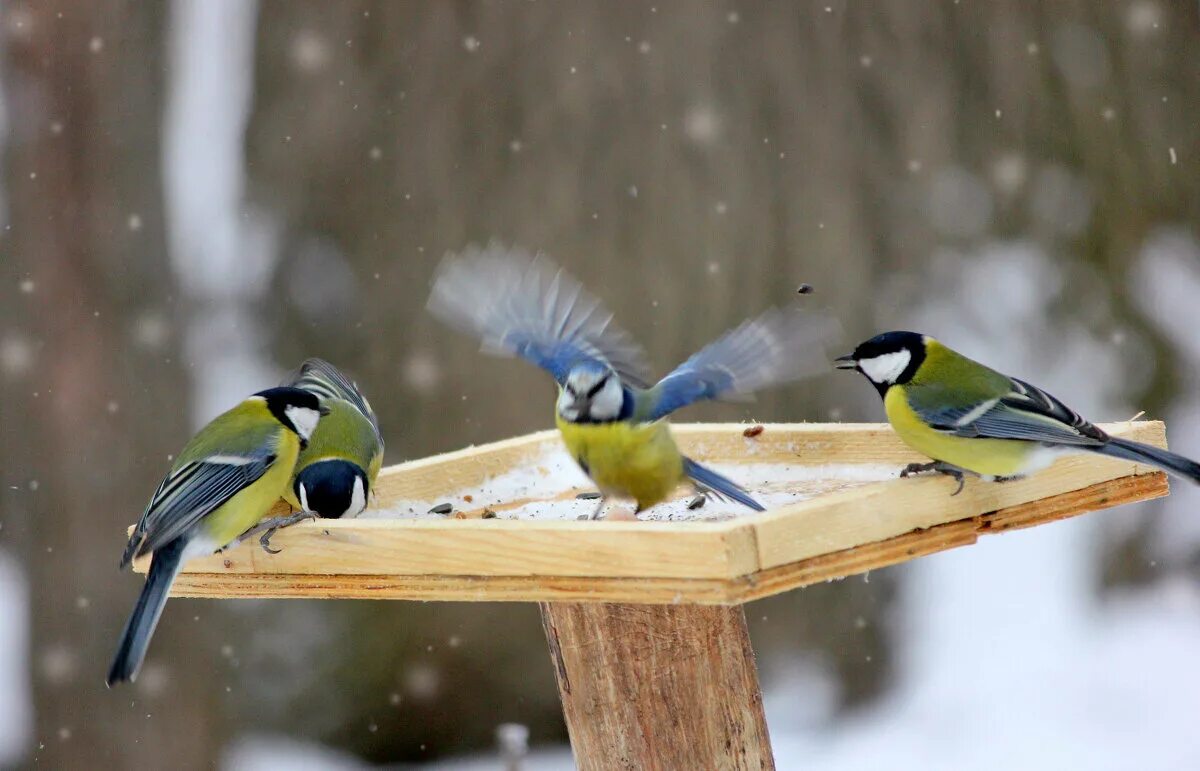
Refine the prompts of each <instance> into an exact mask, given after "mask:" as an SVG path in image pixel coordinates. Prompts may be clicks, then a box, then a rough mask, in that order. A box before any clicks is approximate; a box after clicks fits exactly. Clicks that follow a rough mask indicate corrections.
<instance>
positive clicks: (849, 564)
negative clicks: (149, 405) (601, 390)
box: [136, 421, 1167, 771]
mask: <svg viewBox="0 0 1200 771" xmlns="http://www.w3.org/2000/svg"><path fill="white" fill-rule="evenodd" d="M1103 428H1104V429H1105V430H1106V431H1108V432H1109V433H1111V434H1113V435H1115V436H1120V437H1125V438H1128V439H1135V440H1138V441H1141V442H1146V443H1149V444H1153V445H1156V446H1159V447H1164V446H1165V445H1166V436H1165V427H1164V425H1163V424H1162V423H1161V422H1156V421H1142V422H1128V423H1113V424H1106V425H1104V426H1103ZM746 429H747V426H745V425H733V424H694V425H677V426H675V427H674V432H675V436H676V438H677V440H678V442H679V444H680V446H681V448H682V450H683V451H684V452H685V453H686V454H688V455H691V456H693V457H695V458H696V459H697V460H701V461H705V462H708V463H715V464H719V467H720V468H721V469H722V470H723V471H728V470H729V469H730V468H734V467H736V464H755V468H756V469H760V470H761V469H764V468H765V469H767V472H766V473H768V474H769V469H770V468H771V466H772V464H774V465H775V466H778V467H788V468H793V469H794V468H795V467H798V466H799V467H804V469H805V471H806V473H807V478H808V479H809V480H811V481H810V482H807V483H806V487H807V488H808V492H809V493H810V494H809V496H808V497H806V498H805V499H803V500H799V501H797V502H795V503H790V504H787V505H783V506H780V507H777V508H772V509H771V510H769V511H767V512H765V513H749V512H747V513H745V514H743V515H738V516H734V517H731V518H728V519H723V520H721V521H642V522H638V521H612V520H608V521H606V520H600V521H575V520H574V519H573V518H572V519H570V520H560V521H545V520H522V519H506V518H504V517H503V516H496V517H495V518H486V519H485V518H481V514H482V513H483V511H484V509H485V508H487V507H490V509H491V510H493V511H495V512H497V513H498V514H505V513H508V512H511V511H512V510H513V507H515V506H519V505H521V504H524V503H529V500H516V501H500V502H495V501H488V500H478V499H476V496H470V501H467V500H465V499H466V498H467V495H466V494H464V493H463V491H465V490H472V489H477V488H481V487H483V486H485V485H486V483H487V481H488V480H489V479H493V478H496V477H498V476H499V475H501V474H504V473H506V472H510V471H512V470H513V469H519V468H521V467H524V466H530V465H534V466H536V464H538V463H539V462H541V459H543V458H545V457H546V455H547V453H552V452H555V451H557V450H558V448H559V446H560V444H559V438H558V435H557V433H556V432H554V431H543V432H539V433H535V434H530V435H527V436H522V437H518V438H515V439H509V440H506V441H502V442H496V443H494V444H488V445H482V446H479V447H472V448H468V449H465V450H460V451H458V452H452V453H447V454H445V455H439V456H435V457H431V458H426V459H422V460H416V461H411V462H408V463H402V464H399V465H396V466H392V467H390V468H387V469H384V470H383V472H382V473H381V474H380V477H379V481H378V484H377V485H376V488H377V493H378V498H377V500H376V501H375V503H374V504H373V507H375V508H390V507H393V506H395V505H396V504H397V503H398V502H403V501H433V502H438V501H447V502H451V503H452V504H454V505H455V506H457V508H458V511H459V512H461V513H459V514H454V515H449V516H446V517H444V518H438V519H430V518H419V519H412V518H408V519H404V518H396V519H375V518H359V519H354V520H321V521H318V522H306V523H303V524H300V525H297V526H295V527H292V528H289V529H287V530H283V531H280V532H278V533H277V534H276V535H275V536H274V538H273V539H272V541H271V543H272V546H273V547H275V548H279V549H281V551H280V553H279V554H274V555H272V554H267V553H266V552H264V551H263V550H262V549H260V548H259V546H258V544H257V543H254V542H251V543H247V544H242V545H241V546H238V547H236V548H233V549H230V550H229V551H227V552H224V553H221V554H217V555H214V556H212V557H207V558H202V559H196V560H193V561H192V562H190V563H188V564H187V565H186V566H185V567H184V570H183V572H182V573H181V574H180V576H179V578H178V579H177V580H176V582H175V586H174V589H173V594H174V595H175V596H179V597H226V598H229V597H310V598H311V597H319V598H326V599H340V598H355V599H363V598H374V599H404V600H456V601H488V602H491V601H497V600H503V601H521V602H538V603H540V608H541V613H542V620H543V624H544V626H545V631H546V639H547V642H548V644H549V647H550V654H551V658H552V660H553V663H554V667H555V674H556V676H557V680H558V686H559V692H560V694H561V697H562V702H563V711H564V713H565V715H566V721H567V727H568V730H569V731H570V735H571V744H572V747H573V749H574V753H575V758H576V762H577V764H578V766H579V768H581V769H585V770H586V771H590V770H591V769H608V768H621V769H649V768H656V769H673V768H695V769H700V768H704V769H710V768H711V769H716V768H736V769H749V768H773V767H774V762H773V759H772V756H771V749H770V744H769V741H768V737H767V727H766V722H765V720H764V717H763V707H762V695H761V693H760V690H759V684H758V676H757V673H756V670H755V666H754V652H753V650H752V648H751V646H750V640H749V637H748V635H747V633H746V619H745V614H744V613H743V611H742V609H741V607H740V606H741V604H742V603H745V602H748V601H750V600H755V599H759V598H761V597H767V596H770V595H773V594H778V593H780V592H784V591H787V590H789V589H795V588H797V587H801V586H805V585H808V584H811V583H815V582H818V581H828V580H831V579H835V578H842V577H845V576H849V575H854V574H857V573H863V572H866V571H869V570H873V569H876V568H881V567H885V566H887V565H894V564H897V563H900V562H905V561H907V560H910V559H913V558H915V557H920V556H922V555H925V554H932V553H934V552H938V551H943V550H945V549H950V548H953V547H957V546H966V545H969V544H972V543H974V542H975V540H976V539H977V538H978V537H979V536H980V535H986V534H991V533H1003V532H1005V531H1007V530H1012V529H1017V528H1024V527H1031V526H1034V525H1039V524H1042V523H1045V522H1052V521H1054V520H1058V519H1064V518H1067V517H1073V516H1076V515H1078V514H1083V513H1085V512H1088V511H1094V510H1098V509H1104V508H1109V507H1112V506H1117V505H1120V504H1123V503H1131V502H1134V501H1141V500H1148V499H1151V498H1157V497H1160V496H1164V495H1166V494H1167V480H1166V477H1165V475H1163V474H1162V473H1161V472H1158V471H1157V470H1155V469H1153V468H1150V467H1148V466H1145V465H1141V464H1136V463H1132V462H1127V461H1121V460H1114V459H1110V458H1104V457H1100V456H1079V457H1072V458H1065V459H1063V460H1060V461H1059V462H1057V463H1056V464H1055V465H1053V466H1052V467H1051V468H1049V469H1047V470H1045V471H1043V472H1041V473H1038V474H1036V475H1034V476H1032V477H1030V478H1028V479H1024V480H1020V481H1014V482H1006V483H1000V484H998V483H985V482H980V481H978V480H968V481H967V483H966V486H965V487H964V488H963V490H962V492H961V493H960V494H959V495H955V496H952V495H951V492H953V490H954V488H955V485H956V483H955V482H954V481H953V480H951V479H949V478H948V477H943V476H940V475H938V476H932V477H919V478H908V479H899V478H891V479H886V480H883V481H870V478H871V475H870V474H856V473H854V472H855V470H856V469H870V468H874V469H879V468H880V467H881V466H887V467H891V468H892V469H893V474H894V471H897V470H899V469H900V468H901V467H903V466H904V465H905V464H907V463H910V462H919V461H924V460H927V459H925V458H922V457H920V456H918V455H916V454H914V453H913V452H912V451H911V450H909V449H907V448H906V447H905V446H904V445H903V444H901V442H900V441H899V439H897V438H896V436H895V434H894V433H893V432H892V431H891V429H890V428H888V427H887V426H886V425H879V424H768V425H766V426H765V427H764V430H763V431H762V432H761V433H758V434H757V435H755V436H747V434H753V433H754V432H753V431H750V432H747V431H746ZM825 471H827V472H828V477H829V478H828V479H824V480H823V479H822V475H823V474H824V473H825ZM731 475H732V474H731ZM735 478H736V477H735ZM769 482H770V480H764V483H769ZM546 487H547V490H548V492H546V493H545V495H544V496H543V503H542V504H541V505H544V501H558V502H560V505H562V506H568V505H574V503H575V502H574V500H573V499H574V497H575V493H576V492H580V491H583V490H586V489H587V488H586V487H585V486H583V485H581V486H580V487H579V488H578V489H568V490H562V489H557V490H554V489H551V488H552V487H553V486H552V485H547V486H546ZM750 488H751V491H752V492H760V491H759V490H756V489H755V487H754V485H752V484H751V485H750ZM686 494H687V493H686V491H682V490H681V495H686ZM538 495H539V492H538V486H537V485H533V486H531V487H530V495H529V499H530V500H534V499H537V498H538ZM283 505H284V504H282V503H281V506H283ZM458 516H462V517H464V518H461V519H460V518H457V517H458ZM136 567H137V569H139V570H143V571H144V570H145V568H146V561H145V560H143V561H142V562H141V563H139V565H137V566H136Z"/></svg>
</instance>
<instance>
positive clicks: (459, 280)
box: [428, 244, 649, 387]
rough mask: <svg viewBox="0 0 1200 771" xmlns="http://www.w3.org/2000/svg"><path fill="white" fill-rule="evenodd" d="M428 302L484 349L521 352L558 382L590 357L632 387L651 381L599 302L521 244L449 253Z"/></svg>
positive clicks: (638, 351) (635, 347) (640, 356)
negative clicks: (457, 253)
mask: <svg viewBox="0 0 1200 771" xmlns="http://www.w3.org/2000/svg"><path fill="white" fill-rule="evenodd" d="M428 308H429V310H430V312H432V313H433V314H434V315H435V316H437V317H438V318H439V319H441V320H442V321H443V322H445V323H446V324H448V325H450V326H452V327H454V328H456V329H458V330H460V331H462V332H465V333H467V334H471V335H474V336H476V337H478V338H479V339H480V340H481V341H482V342H483V349H484V350H485V351H487V352H488V353H492V354H497V355H508V356H512V355H516V356H520V357H522V358H524V359H527V360H528V361H531V362H533V363H534V364H536V365H538V366H539V367H541V368H542V369H545V370H546V371H548V372H549V373H550V374H551V375H553V376H554V378H555V379H556V380H558V381H559V382H560V383H561V382H562V381H563V380H564V379H565V378H566V376H567V373H568V372H570V370H571V368H572V367H574V366H575V365H576V364H579V363H581V362H583V361H587V360H592V361H598V362H601V363H603V364H605V365H606V366H609V367H611V368H612V369H613V370H615V371H616V372H617V374H618V375H619V376H620V377H621V380H622V381H624V382H625V383H628V384H631V385H636V386H641V387H644V386H645V385H646V384H647V381H648V379H649V371H648V367H647V365H646V361H645V354H644V352H643V351H642V349H641V348H640V347H639V346H638V345H637V344H636V343H634V342H633V340H632V338H630V336H629V335H628V334H626V333H625V332H624V331H623V330H622V329H620V328H619V327H617V326H616V325H615V324H614V323H613V318H612V314H611V313H609V312H608V311H607V310H605V308H604V306H602V305H601V304H600V302H599V300H597V299H596V298H594V297H592V296H591V295H590V294H588V293H587V292H586V291H585V290H584V289H583V286H582V285H581V284H580V283H579V282H578V281H576V280H575V279H574V278H572V277H571V276H570V275H568V274H567V273H566V272H565V271H563V270H561V269H559V268H557V267H556V266H555V265H554V264H553V263H552V262H550V260H548V259H546V258H544V257H535V256H533V255H530V254H529V253H528V252H525V251H523V250H521V249H516V248H513V249H508V248H505V247H503V246H500V245H498V244H491V245H489V246H488V247H486V248H483V249H481V248H478V247H474V246H472V247H468V248H467V249H466V250H465V251H463V252H462V253H461V254H459V255H449V256H447V258H446V259H445V260H443V261H442V264H441V265H440V266H439V267H438V271H437V274H436V276H435V278H434V283H433V291H432V293H431V294H430V297H429V303H428Z"/></svg>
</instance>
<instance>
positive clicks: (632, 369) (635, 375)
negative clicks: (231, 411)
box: [428, 244, 836, 518]
mask: <svg viewBox="0 0 1200 771" xmlns="http://www.w3.org/2000/svg"><path fill="white" fill-rule="evenodd" d="M428 307H429V310H430V311H431V312H432V313H433V314H434V315H436V316H437V317H438V318H439V319H441V320H442V321H444V322H446V323H447V324H449V325H451V326H453V327H456V328H458V329H459V330H461V331H465V332H467V333H469V334H472V335H474V336H477V337H479V338H480V339H481V340H482V341H483V347H484V350H485V351H487V352H490V353H495V354H501V355H514V354H515V355H517V356H521V357H522V358H524V359H527V360H528V361H530V362H532V363H534V364H536V365H538V366H539V367H541V368H542V369H544V370H546V371H547V372H549V373H550V374H551V375H552V376H553V377H554V379H555V381H556V382H557V383H558V401H557V404H556V410H555V422H556V423H557V425H558V428H559V431H560V433H561V434H562V438H563V441H564V443H565V444H566V447H567V450H568V451H569V452H570V453H571V455H572V456H573V457H574V458H575V460H576V461H577V462H578V464H579V467H580V468H581V469H583V471H584V473H586V474H587V475H588V476H589V477H591V479H592V481H593V482H595V483H596V486H597V487H598V488H599V489H600V492H601V498H600V502H599V504H598V505H597V508H596V510H595V512H593V514H592V516H593V518H595V517H596V516H598V515H599V513H600V511H601V510H602V509H603V507H604V505H605V498H606V497H610V496H617V497H624V498H632V499H633V500H634V501H635V502H636V505H637V511H639V512H640V511H642V510H644V509H646V508H648V507H650V506H653V505H654V504H656V503H658V502H660V501H662V500H663V499H665V498H666V497H667V496H668V495H670V493H671V492H672V491H673V490H674V489H675V488H676V487H677V486H678V485H679V484H680V483H681V482H683V481H684V480H685V479H690V480H691V481H692V483H693V484H694V485H695V486H696V487H697V488H698V489H700V490H702V491H708V492H712V493H714V494H716V495H717V496H719V497H723V498H728V499H731V500H734V501H737V502H738V503H741V504H742V505H744V506H748V507H750V508H751V509H755V510H758V511H761V510H762V506H761V505H760V504H759V503H758V502H757V501H755V500H754V499H753V498H752V497H751V496H750V495H749V494H748V493H747V492H746V491H745V490H743V489H742V488H741V487H739V486H738V485H737V484H735V483H734V482H733V481H731V480H729V479H727V478H725V477H723V476H721V475H720V474H718V473H716V472H715V471H713V470H712V469H709V468H705V467H704V466H702V465H700V464H699V463H696V462H695V461H693V460H692V459H690V458H687V457H684V456H683V455H682V454H681V453H680V452H679V449H678V447H677V446H676V444H675V440H674V439H673V438H672V436H671V432H670V429H669V428H668V425H667V422H666V420H665V418H666V417H667V416H668V415H670V414H671V413H672V412H674V411H675V410H677V409H679V408H681V407H684V406H687V405H689V404H691V403H693V402H696V401H701V400H705V399H717V398H720V397H730V396H736V395H744V394H748V393H750V392H752V391H755V390H758V389H761V388H765V387H768V386H771V385H775V384H778V383H783V382H786V381H790V380H796V379H799V378H801V377H805V376H809V375H814V374H816V373H819V372H822V371H826V370H827V369H828V362H827V360H824V359H822V356H823V355H825V354H824V351H825V344H826V343H827V342H829V341H830V340H831V339H832V338H833V336H834V334H835V332H836V324H835V323H834V322H833V321H832V319H830V318H828V317H825V316H821V315H819V314H815V313H808V312H804V311H801V310H798V309H796V308H789V309H786V310H781V309H774V310H770V311H767V312H766V313H764V314H763V315H762V316H760V317H759V318H757V319H754V320H752V321H747V322H745V323H744V324H742V325H741V326H740V327H738V328H736V329H734V330H732V331H730V332H728V333H726V334H725V335H724V336H723V337H721V338H720V339H718V340H716V341H715V342H713V343H712V344H710V345H709V346H707V347H706V348H704V349H703V350H701V351H700V352H698V353H697V354H695V355H694V356H692V357H691V358H690V359H688V360H687V361H686V362H684V363H683V364H681V365H680V366H679V367H677V368H676V369H675V370H674V371H673V372H671V373H670V374H668V375H667V376H666V377H664V378H663V379H662V380H660V381H659V382H658V383H657V384H656V385H654V386H650V385H649V373H648V371H647V367H646V364H645V357H644V354H643V352H642V349H641V348H639V347H638V346H637V345H636V344H635V343H634V342H633V341H632V340H631V339H630V337H629V336H628V335H627V334H626V333H625V332H624V331H622V330H621V329H619V328H618V327H617V326H616V325H615V324H613V321H612V314H610V313H608V312H607V311H606V310H604V308H603V307H602V306H601V304H600V302H599V301H598V300H596V299H595V298H593V297H592V296H591V295H589V294H587V293H586V292H585V291H584V289H583V287H582V286H581V285H580V284H579V282H578V281H576V280H575V279H573V278H571V277H570V276H569V275H568V274H566V273H565V272H563V271H562V270H559V269H557V268H556V267H555V266H554V265H553V264H552V263H551V262H550V261H549V260H547V259H545V258H543V257H536V258H535V257H533V256H531V255H530V254H528V253H527V252H524V251H521V250H519V249H511V250H509V249H505V248H503V247H501V246H498V245H495V244H493V245H491V246H489V247H487V248H484V249H479V248H476V247H472V248H469V249H467V250H466V251H465V252H464V253H463V254H462V255H460V256H454V255H450V256H448V257H447V258H446V259H445V260H444V261H443V262H442V264H441V266H440V267H439V269H438V271H437V275H436V277H435V280H434V285H433V292H432V294H431V296H430V299H429V304H428Z"/></svg>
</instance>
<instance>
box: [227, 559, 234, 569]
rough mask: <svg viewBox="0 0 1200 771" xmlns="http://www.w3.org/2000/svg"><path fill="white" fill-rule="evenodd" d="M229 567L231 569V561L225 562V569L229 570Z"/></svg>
mask: <svg viewBox="0 0 1200 771" xmlns="http://www.w3.org/2000/svg"><path fill="white" fill-rule="evenodd" d="M231 567H233V560H225V568H226V569H229V568H231Z"/></svg>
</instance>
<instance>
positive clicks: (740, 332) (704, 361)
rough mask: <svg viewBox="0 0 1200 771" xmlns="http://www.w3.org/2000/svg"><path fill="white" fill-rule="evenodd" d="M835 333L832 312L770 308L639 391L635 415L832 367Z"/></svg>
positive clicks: (653, 415) (652, 414)
mask: <svg viewBox="0 0 1200 771" xmlns="http://www.w3.org/2000/svg"><path fill="white" fill-rule="evenodd" d="M838 334H839V328H838V325H837V322H836V321H835V320H833V319H832V318H831V317H829V316H826V315H823V314H819V313H814V312H809V311H804V310H801V309H799V308H796V307H790V308H785V309H780V308H772V309H771V310H769V311H767V312H766V313H764V314H763V315H761V316H759V317H758V318H756V319H752V320H750V321H747V322H745V323H743V324H742V325H741V326H739V327H737V328H736V329H733V330H730V331H729V332H727V333H725V334H724V335H722V336H721V337H720V338H718V339H717V340H715V341H714V342H712V343H710V344H709V345H707V346H705V347H704V348H702V349H701V350H700V351H699V352H697V353H696V354H695V355H693V356H692V357H691V358H690V359H688V360H687V361H685V362H684V363H683V364H681V365H679V366H678V367H676V368H675V370H674V371H672V372H671V373H670V374H668V375H667V376H666V377H664V378H663V379H662V380H660V381H659V382H658V384H657V385H655V386H654V387H653V388H651V389H649V390H648V391H645V392H643V393H642V394H640V395H639V409H638V411H637V417H638V418H639V419H641V420H657V419H659V418H661V417H663V416H665V415H669V414H671V413H672V412H674V411H675V410H677V409H679V408H681V407H685V406H687V405H689V404H692V403H693V402H698V401H703V400H707V399H720V398H730V397H736V396H746V395H749V394H751V393H753V392H754V391H758V390H760V389H763V388H767V387H770V386H773V385H778V384H780V383H786V382H790V381H793V380H799V379H801V378H804V377H810V376H812V375H816V374H820V373H823V372H825V371H827V370H828V369H829V368H830V365H829V355H828V352H827V348H828V346H829V345H830V344H832V343H833V342H834V341H835V340H836V338H837V337H838Z"/></svg>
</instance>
